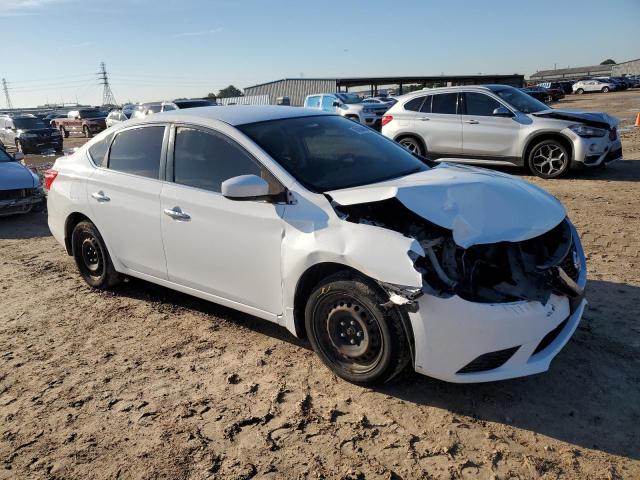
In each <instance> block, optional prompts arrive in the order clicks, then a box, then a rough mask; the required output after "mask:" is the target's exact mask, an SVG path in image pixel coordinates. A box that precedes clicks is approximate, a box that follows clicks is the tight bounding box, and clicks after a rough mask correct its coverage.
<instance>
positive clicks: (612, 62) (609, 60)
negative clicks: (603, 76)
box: [600, 58, 616, 65]
mask: <svg viewBox="0 0 640 480" xmlns="http://www.w3.org/2000/svg"><path fill="white" fill-rule="evenodd" d="M615 64H616V61H615V60H613V59H611V58H607V59H606V60H605V61H603V62H600V65H615Z"/></svg>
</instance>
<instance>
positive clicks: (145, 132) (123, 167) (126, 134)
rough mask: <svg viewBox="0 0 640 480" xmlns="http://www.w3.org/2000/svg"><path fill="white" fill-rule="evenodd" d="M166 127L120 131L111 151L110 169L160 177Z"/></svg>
mask: <svg viewBox="0 0 640 480" xmlns="http://www.w3.org/2000/svg"><path fill="white" fill-rule="evenodd" d="M163 137H164V127H160V126H154V127H143V128H134V129H131V130H125V131H123V132H120V133H119V134H118V135H117V136H116V138H115V139H114V140H113V144H112V145H111V151H110V153H109V169H110V170H117V171H119V172H125V173H131V174H133V175H139V176H141V177H147V178H155V179H157V178H159V174H160V154H161V152H162V139H163Z"/></svg>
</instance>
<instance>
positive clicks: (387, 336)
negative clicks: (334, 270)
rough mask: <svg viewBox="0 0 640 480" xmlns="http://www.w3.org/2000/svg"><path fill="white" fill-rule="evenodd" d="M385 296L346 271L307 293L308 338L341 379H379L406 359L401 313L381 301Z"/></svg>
mask: <svg viewBox="0 0 640 480" xmlns="http://www.w3.org/2000/svg"><path fill="white" fill-rule="evenodd" d="M387 301H388V298H386V299H385V296H384V293H383V292H381V290H380V289H379V288H378V287H377V286H376V285H375V284H373V282H370V281H369V280H368V279H366V278H364V277H362V276H359V275H354V274H353V273H350V272H341V273H338V274H336V275H333V276H331V277H329V278H327V279H325V280H324V281H323V282H321V283H320V284H319V285H318V286H317V287H316V288H315V289H314V291H313V292H312V294H311V296H310V297H309V300H308V301H307V307H306V311H305V326H306V329H307V335H308V337H309V341H310V342H311V345H312V347H313V349H314V351H315V352H316V353H317V354H318V356H319V357H320V359H321V360H322V361H323V362H324V363H325V364H326V365H327V366H328V367H329V368H330V369H331V370H332V371H333V372H335V373H336V374H337V375H339V376H340V377H342V378H344V379H345V380H348V381H350V382H353V383H358V384H363V385H370V384H374V383H381V382H384V381H386V380H389V379H390V378H392V377H393V376H395V375H396V374H397V373H398V372H400V371H401V370H402V369H403V368H404V367H405V366H406V364H407V362H408V361H409V346H408V341H407V335H406V333H405V331H404V327H403V325H402V320H401V317H400V315H401V313H400V312H399V311H398V310H397V309H396V308H385V307H382V306H381V305H382V304H383V303H386V302H387Z"/></svg>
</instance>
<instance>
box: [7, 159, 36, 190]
mask: <svg viewBox="0 0 640 480" xmlns="http://www.w3.org/2000/svg"><path fill="white" fill-rule="evenodd" d="M34 187H35V184H34V178H33V174H32V173H31V170H29V169H28V168H27V167H25V166H24V165H22V164H20V163H18V162H0V190H14V189H17V188H34Z"/></svg>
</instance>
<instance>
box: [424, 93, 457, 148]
mask: <svg viewBox="0 0 640 480" xmlns="http://www.w3.org/2000/svg"><path fill="white" fill-rule="evenodd" d="M413 129H414V130H415V131H416V133H418V134H420V135H421V136H422V138H423V139H424V142H425V144H426V146H427V151H428V152H429V155H431V156H432V157H433V158H439V157H451V156H455V155H460V154H462V115H460V113H459V112H458V93H457V92H455V93H438V94H435V95H429V96H428V97H427V98H426V99H425V101H424V102H423V103H422V106H421V107H420V113H419V114H417V115H416V116H415V123H414V125H413Z"/></svg>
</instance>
